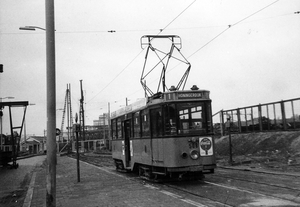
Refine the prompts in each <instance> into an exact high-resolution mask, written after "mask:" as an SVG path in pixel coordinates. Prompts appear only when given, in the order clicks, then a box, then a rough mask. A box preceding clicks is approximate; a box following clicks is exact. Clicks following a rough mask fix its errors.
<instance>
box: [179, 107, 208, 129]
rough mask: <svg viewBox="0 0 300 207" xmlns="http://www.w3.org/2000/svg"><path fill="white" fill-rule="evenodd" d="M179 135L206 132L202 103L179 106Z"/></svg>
mask: <svg viewBox="0 0 300 207" xmlns="http://www.w3.org/2000/svg"><path fill="white" fill-rule="evenodd" d="M178 112H179V131H178V132H179V134H195V133H203V132H205V128H204V125H203V122H204V120H203V118H204V117H202V114H203V113H202V104H201V103H182V104H178Z"/></svg>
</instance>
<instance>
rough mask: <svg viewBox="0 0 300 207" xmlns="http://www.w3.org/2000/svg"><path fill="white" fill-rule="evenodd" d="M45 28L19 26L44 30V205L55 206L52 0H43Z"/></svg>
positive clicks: (53, 30) (54, 97)
mask: <svg viewBox="0 0 300 207" xmlns="http://www.w3.org/2000/svg"><path fill="white" fill-rule="evenodd" d="M45 5H46V8H45V16H46V29H43V28H40V27H34V26H31V27H21V28H20V29H24V28H27V29H25V30H35V29H41V30H45V32H46V57H47V59H46V65H47V69H46V74H47V75H46V78H47V84H46V85H47V87H46V93H47V173H46V174H47V176H46V177H47V178H46V182H47V185H46V206H47V207H50V206H56V162H57V158H56V92H55V90H56V83H55V29H54V0H45Z"/></svg>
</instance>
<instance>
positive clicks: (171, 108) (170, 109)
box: [164, 104, 177, 135]
mask: <svg viewBox="0 0 300 207" xmlns="http://www.w3.org/2000/svg"><path fill="white" fill-rule="evenodd" d="M164 113H165V135H174V134H176V133H177V128H176V109H175V104H169V105H166V106H164Z"/></svg>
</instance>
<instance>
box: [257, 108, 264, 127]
mask: <svg viewBox="0 0 300 207" xmlns="http://www.w3.org/2000/svg"><path fill="white" fill-rule="evenodd" d="M258 121H259V131H262V130H263V125H262V116H261V104H259V105H258Z"/></svg>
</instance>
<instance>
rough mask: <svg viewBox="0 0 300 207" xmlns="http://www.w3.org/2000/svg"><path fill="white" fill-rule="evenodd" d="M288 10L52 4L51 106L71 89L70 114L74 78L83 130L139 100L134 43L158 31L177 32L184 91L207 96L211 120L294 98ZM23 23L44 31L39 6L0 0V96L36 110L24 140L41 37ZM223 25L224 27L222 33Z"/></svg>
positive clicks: (218, 0)
mask: <svg viewBox="0 0 300 207" xmlns="http://www.w3.org/2000/svg"><path fill="white" fill-rule="evenodd" d="M273 2H275V3H274V4H272V3H273ZM190 4H191V6H190V7H189V8H188V9H186V8H187V7H188V6H189V5H190ZM270 4H272V5H270ZM268 5H270V6H269V7H267V8H265V7H266V6H268ZM263 8H265V9H263ZM185 9H186V10H185ZM261 9H263V10H261ZM184 10H185V11H184ZM260 10H261V11H260ZM183 11H184V12H183ZM258 11H260V12H258ZM297 11H300V1H299V0H282V1H275V0H259V1H258V0H196V1H194V0H181V1H180V0H127V1H124V0H109V1H108V0H107V1H103V0H66V1H61V0H57V1H55V28H56V78H57V79H56V90H57V105H56V107H57V109H61V108H63V105H64V99H65V91H66V86H67V84H68V83H70V84H71V93H72V107H73V108H72V109H73V113H74V115H73V116H75V112H78V111H79V99H80V82H79V80H83V88H84V91H85V101H86V104H85V109H86V124H90V125H91V124H92V121H93V120H94V119H97V118H98V116H99V114H102V113H104V112H107V108H108V102H110V105H111V110H116V109H118V108H119V107H120V105H125V99H126V97H127V98H128V99H129V103H132V102H134V101H136V100H137V99H138V98H142V97H143V96H144V92H143V89H142V87H141V85H140V76H141V72H142V68H143V63H144V57H145V50H144V51H142V49H141V46H140V38H141V37H142V36H143V35H155V34H158V33H159V31H160V29H163V28H165V27H166V26H167V27H166V29H165V30H164V31H163V32H162V33H161V34H162V35H167V34H170V35H179V36H180V37H181V39H182V49H181V52H182V54H183V55H184V56H185V57H186V58H187V59H188V61H189V62H190V63H191V65H192V68H191V72H190V76H189V79H188V82H187V85H186V88H187V89H188V88H190V87H191V86H192V85H198V87H199V88H201V89H207V90H210V91H211V98H212V100H213V113H215V112H217V111H219V110H221V109H231V108H237V107H243V106H249V105H254V104H258V103H268V102H273V101H279V100H282V99H291V98H297V97H299V96H300V94H299V90H300V89H299V88H300V87H299V85H300V82H299V77H300V70H299V65H300V41H299V40H300V39H299V36H300V14H295V13H294V12H297ZM181 12H183V13H182V14H181V15H179V14H180V13H181ZM256 12H258V13H256ZM252 14H253V15H252ZM178 15H179V16H178ZM250 15H252V16H250ZM249 16H250V17H249ZM176 17H177V18H176ZM246 17H249V18H247V19H245V18H246ZM241 20H243V21H241ZM240 21H241V22H240ZM236 23H238V24H236ZM25 25H27V26H28V25H34V26H39V27H43V28H44V27H45V1H42V0H1V1H0V64H3V65H4V72H3V73H1V74H0V97H7V96H13V97H15V101H23V100H24V101H29V102H30V103H32V104H35V105H33V106H29V107H28V109H27V114H26V133H27V134H35V135H43V133H44V129H46V63H45V61H46V48H45V44H46V42H45V32H44V31H42V30H36V31H21V30H19V27H20V26H25ZM228 25H233V26H231V27H230V28H229V29H227V28H228ZM226 29H227V30H226ZM109 30H115V31H116V32H115V33H109V32H107V31H109ZM225 30H226V31H225ZM223 31H225V32H224V33H222V32H223ZM221 33H222V34H221ZM219 34H221V35H220V36H218V37H217V38H216V39H214V38H215V37H216V36H217V35H219ZM211 40H212V41H211ZM210 41H211V42H210ZM207 43H209V44H207ZM206 44H207V45H206ZM205 45H206V46H205ZM203 46H205V47H203ZM138 54H139V55H138ZM175 69H176V68H175ZM175 69H174V71H171V72H170V73H169V74H167V80H168V81H169V82H168V85H177V82H174V83H172V78H173V77H175V75H176V74H177V73H176V70H175ZM172 72H173V73H172ZM174 72H175V74H174ZM147 82H148V80H147ZM3 101H6V100H5V99H4V100H3ZM21 112H22V111H21ZM5 113H6V114H5V116H4V117H3V127H4V128H3V132H4V133H9V131H8V126H9V125H8V117H7V113H8V110H7V109H6V110H5ZM15 120H16V121H17V122H18V120H17V118H16V119H15ZM61 121H62V111H60V110H58V111H57V124H56V125H57V127H58V128H60V126H61ZM65 123H66V122H65Z"/></svg>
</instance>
